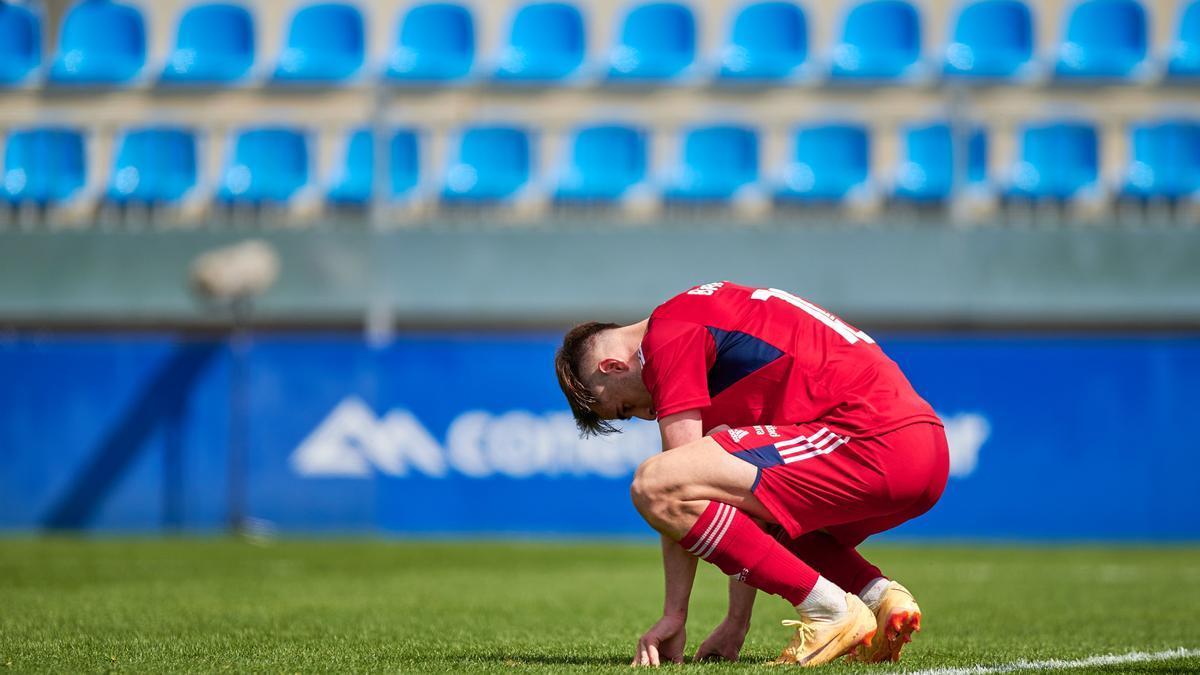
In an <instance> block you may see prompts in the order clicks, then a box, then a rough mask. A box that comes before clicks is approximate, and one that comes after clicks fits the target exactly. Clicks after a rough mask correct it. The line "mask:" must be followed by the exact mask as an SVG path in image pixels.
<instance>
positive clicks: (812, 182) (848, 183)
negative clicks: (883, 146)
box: [775, 124, 871, 203]
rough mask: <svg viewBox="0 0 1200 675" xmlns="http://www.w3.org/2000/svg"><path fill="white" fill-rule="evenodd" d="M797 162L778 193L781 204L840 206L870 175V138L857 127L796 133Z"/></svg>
mask: <svg viewBox="0 0 1200 675" xmlns="http://www.w3.org/2000/svg"><path fill="white" fill-rule="evenodd" d="M795 144H796V145H795V159H794V160H793V161H792V162H791V163H790V164H788V166H787V168H786V169H785V171H784V176H783V184H782V185H780V186H779V188H778V189H777V190H776V191H775V198H776V199H777V200H779V201H781V202H794V203H821V202H839V201H842V200H844V199H845V198H846V197H847V196H849V195H850V193H851V192H852V191H853V190H855V189H856V188H859V187H861V186H863V185H864V184H865V183H866V181H867V177H868V175H869V172H870V161H871V158H870V154H871V146H870V137H869V136H868V135H867V130H866V129H864V128H863V127H861V126H858V125H856V124H823V125H817V126H811V127H802V128H800V129H798V130H797V131H796V139H795Z"/></svg>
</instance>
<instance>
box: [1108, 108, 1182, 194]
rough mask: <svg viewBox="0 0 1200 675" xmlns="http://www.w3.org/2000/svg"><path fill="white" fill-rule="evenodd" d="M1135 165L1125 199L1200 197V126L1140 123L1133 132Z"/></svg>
mask: <svg viewBox="0 0 1200 675" xmlns="http://www.w3.org/2000/svg"><path fill="white" fill-rule="evenodd" d="M1130 145H1131V146H1132V153H1131V154H1132V155H1133V157H1132V161H1131V162H1130V165H1129V168H1128V169H1127V171H1126V181H1125V185H1124V186H1123V188H1122V191H1121V192H1122V195H1123V196H1125V197H1132V198H1136V199H1154V198H1161V199H1171V200H1175V199H1183V198H1187V197H1195V196H1198V195H1200V122H1197V121H1196V120H1167V121H1156V122H1141V123H1137V124H1134V125H1133V127H1132V128H1131V129H1130Z"/></svg>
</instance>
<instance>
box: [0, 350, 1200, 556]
mask: <svg viewBox="0 0 1200 675" xmlns="http://www.w3.org/2000/svg"><path fill="white" fill-rule="evenodd" d="M558 338H559V336H557V335H553V334H544V333H538V334H518V333H445V334H416V333H413V334H404V335H401V336H400V337H398V338H397V339H395V340H394V341H392V342H391V343H389V344H387V345H386V346H374V345H371V344H368V343H367V342H366V341H364V339H363V338H362V336H360V335H358V334H351V333H323V334H314V333H292V334H264V335H257V336H255V337H254V338H253V339H252V340H251V341H250V342H249V344H247V345H246V346H245V347H244V349H241V350H239V351H236V352H235V351H233V350H231V348H230V347H229V346H228V345H226V344H225V343H223V342H220V341H204V340H196V339H191V338H188V337H180V336H174V335H169V334H142V335H134V334H99V333H96V334H73V335H64V334H52V335H39V336H34V335H18V336H16V337H12V336H9V337H8V338H5V339H4V341H2V342H0V373H4V376H5V377H4V378H3V380H2V381H0V529H5V530H10V531H12V530H16V531H21V530H35V529H42V528H67V529H75V528H79V529H90V530H97V531H158V530H161V529H163V528H167V529H178V530H183V531H215V530H219V529H220V528H222V527H224V526H225V525H226V523H227V522H228V520H229V517H230V512H231V509H232V510H234V511H241V512H243V513H244V514H245V516H247V517H249V518H250V519H251V521H250V522H252V523H255V524H257V525H258V526H265V527H270V528H273V529H276V530H278V531H281V532H290V533H312V532H351V533H353V532H376V533H380V532H381V533H392V534H399V535H442V534H447V535H474V534H484V535H527V534H532V535H557V534H565V535H581V536H588V535H618V536H628V535H633V536H637V535H646V534H649V533H650V530H649V529H648V527H647V526H646V525H645V524H644V523H643V522H642V521H641V519H640V518H639V517H638V515H637V513H636V512H635V511H634V510H633V508H632V506H631V505H630V503H629V496H628V487H629V480H630V477H631V476H632V473H633V470H634V468H635V467H636V466H637V465H638V463H639V462H641V461H642V460H643V459H644V458H646V457H648V456H650V455H651V454H653V453H655V452H657V451H658V449H659V447H658V435H657V429H656V426H655V425H653V424H651V423H638V422H635V423H631V424H630V425H628V427H627V428H626V431H625V433H623V434H621V435H618V436H615V437H610V438H604V439H589V440H581V439H579V438H578V436H577V434H576V432H575V428H574V424H573V422H572V420H571V417H570V414H569V412H567V410H566V407H565V404H564V401H563V399H562V395H561V393H560V392H559V391H558V388H557V385H556V383H555V380H554V376H553V369H552V367H551V360H552V358H553V354H554V349H555V347H556V346H557V342H558ZM881 344H883V346H884V348H885V349H886V350H887V351H888V353H889V354H890V355H891V356H892V357H893V358H894V359H896V361H898V362H899V363H900V365H901V366H902V367H903V368H904V370H905V372H906V373H908V374H909V376H910V378H911V379H912V381H913V383H914V385H915V386H916V387H917V390H918V391H919V392H921V393H922V394H923V395H924V396H925V397H926V398H927V399H928V400H929V401H930V402H931V403H932V404H933V405H934V407H935V408H936V409H937V410H938V411H939V413H940V414H941V415H942V416H943V418H944V420H945V421H946V424H947V431H948V436H949V439H950V445H951V454H952V462H951V464H952V469H951V473H952V475H951V480H950V484H949V486H948V487H947V489H946V493H945V496H944V497H943V499H942V501H941V502H940V503H939V504H938V505H937V506H936V507H935V508H934V509H933V510H932V511H931V512H930V513H928V514H926V515H925V516H923V517H922V518H920V519H918V520H916V521H913V522H911V523H909V524H906V525H905V526H903V527H901V528H900V529H899V530H897V534H903V535H906V536H917V537H931V538H932V537H956V538H958V537H967V538H1019V539H1063V538H1068V539H1140V540H1190V539H1200V500H1198V499H1197V498H1196V496H1195V494H1194V490H1193V488H1192V486H1191V485H1192V483H1193V482H1194V479H1193V478H1192V476H1194V471H1195V468H1194V467H1195V464H1194V458H1195V457H1197V456H1198V455H1200V453H1198V450H1200V442H1197V441H1196V436H1195V435H1193V434H1191V433H1190V432H1191V423H1190V422H1189V420H1191V419H1194V417H1193V416H1194V415H1195V412H1194V411H1195V410H1196V409H1197V408H1198V407H1200V393H1198V392H1197V387H1196V385H1197V383H1200V339H1197V338H1194V337H1158V336H1135V337H1126V338H1113V337H1103V338H1100V337H1083V336H1058V337H1025V336H987V337H983V336H969V335H966V336H964V335H920V336H915V335H904V336H893V337H892V338H890V339H888V338H884V339H882V340H881ZM235 410H236V411H240V412H234V411H235ZM231 457H232V458H233V459H232V460H231Z"/></svg>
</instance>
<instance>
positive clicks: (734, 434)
mask: <svg viewBox="0 0 1200 675" xmlns="http://www.w3.org/2000/svg"><path fill="white" fill-rule="evenodd" d="M749 435H750V432H749V431H746V430H745V429H734V430H733V431H730V432H729V438H731V439H733V442H734V443H741V442H742V439H743V438H745V437H746V436H749Z"/></svg>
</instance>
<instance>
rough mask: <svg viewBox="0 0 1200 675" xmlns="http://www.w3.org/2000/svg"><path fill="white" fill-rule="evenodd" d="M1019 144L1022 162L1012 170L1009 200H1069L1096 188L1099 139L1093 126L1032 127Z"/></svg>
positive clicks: (1059, 124) (1022, 134)
mask: <svg viewBox="0 0 1200 675" xmlns="http://www.w3.org/2000/svg"><path fill="white" fill-rule="evenodd" d="M1020 143H1021V151H1020V160H1019V161H1018V162H1017V164H1016V166H1015V167H1013V171H1012V177H1011V182H1010V185H1009V188H1008V196H1009V197H1013V198H1018V199H1052V200H1067V199H1071V198H1072V197H1075V196H1076V195H1078V194H1080V193H1081V192H1083V191H1085V190H1088V189H1091V188H1094V187H1096V185H1097V178H1098V175H1099V172H1100V166H1099V139H1098V137H1097V135H1096V129H1095V127H1093V126H1092V125H1091V124H1088V123H1085V122H1069V121H1068V122H1049V123H1045V124H1029V125H1026V126H1025V127H1023V128H1022V130H1021V132H1020Z"/></svg>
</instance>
